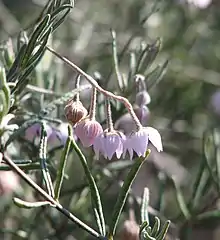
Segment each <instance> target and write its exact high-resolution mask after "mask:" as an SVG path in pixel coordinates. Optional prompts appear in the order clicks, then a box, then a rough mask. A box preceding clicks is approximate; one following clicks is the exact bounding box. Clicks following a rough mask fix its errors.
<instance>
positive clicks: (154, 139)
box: [145, 127, 163, 152]
mask: <svg viewBox="0 0 220 240" xmlns="http://www.w3.org/2000/svg"><path fill="white" fill-rule="evenodd" d="M145 131H146V132H147V133H148V134H149V140H150V142H151V143H152V144H153V145H154V147H155V148H156V149H157V151H158V152H160V151H163V145H162V140H161V136H160V133H159V132H158V131H157V130H156V129H155V128H152V127H146V128H145Z"/></svg>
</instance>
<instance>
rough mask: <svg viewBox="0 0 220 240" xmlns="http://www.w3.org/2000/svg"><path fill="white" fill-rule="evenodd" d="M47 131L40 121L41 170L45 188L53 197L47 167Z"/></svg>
mask: <svg viewBox="0 0 220 240" xmlns="http://www.w3.org/2000/svg"><path fill="white" fill-rule="evenodd" d="M46 152H47V131H46V127H45V123H44V122H42V123H41V138H40V147H39V160H40V164H41V171H42V175H43V180H44V183H45V185H46V188H47V192H48V194H49V195H50V196H52V197H54V189H53V183H52V180H51V177H50V172H49V170H48V168H47V162H46V160H47V156H46Z"/></svg>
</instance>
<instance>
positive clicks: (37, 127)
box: [25, 123, 53, 142]
mask: <svg viewBox="0 0 220 240" xmlns="http://www.w3.org/2000/svg"><path fill="white" fill-rule="evenodd" d="M45 128H46V132H47V137H48V138H49V137H50V135H51V134H52V131H53V130H52V128H51V127H50V126H49V125H47V124H46V125H45ZM40 135H41V124H40V123H34V124H33V125H32V126H30V127H29V128H27V129H26V130H25V139H27V140H29V141H31V142H33V141H34V140H35V139H38V140H39V137H40Z"/></svg>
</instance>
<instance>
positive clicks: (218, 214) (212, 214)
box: [196, 210, 220, 221]
mask: <svg viewBox="0 0 220 240" xmlns="http://www.w3.org/2000/svg"><path fill="white" fill-rule="evenodd" d="M212 218H217V219H218V218H220V210H212V211H207V212H204V213H201V214H199V215H198V216H196V220H198V221H203V220H207V219H212Z"/></svg>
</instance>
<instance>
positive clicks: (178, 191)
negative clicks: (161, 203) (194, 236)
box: [172, 178, 191, 220]
mask: <svg viewBox="0 0 220 240" xmlns="http://www.w3.org/2000/svg"><path fill="white" fill-rule="evenodd" d="M172 181H173V184H174V187H175V193H176V199H177V202H178V205H179V208H180V210H181V212H182V214H183V216H184V217H185V218H186V219H187V220H188V219H190V217H191V214H190V212H189V210H188V208H187V205H186V202H185V199H184V196H183V194H182V191H181V189H180V187H179V186H178V184H177V183H176V181H175V179H174V178H172Z"/></svg>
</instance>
